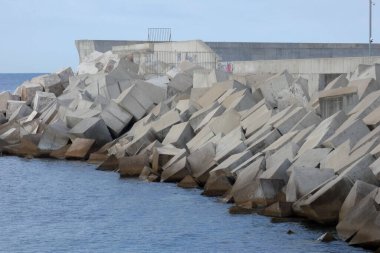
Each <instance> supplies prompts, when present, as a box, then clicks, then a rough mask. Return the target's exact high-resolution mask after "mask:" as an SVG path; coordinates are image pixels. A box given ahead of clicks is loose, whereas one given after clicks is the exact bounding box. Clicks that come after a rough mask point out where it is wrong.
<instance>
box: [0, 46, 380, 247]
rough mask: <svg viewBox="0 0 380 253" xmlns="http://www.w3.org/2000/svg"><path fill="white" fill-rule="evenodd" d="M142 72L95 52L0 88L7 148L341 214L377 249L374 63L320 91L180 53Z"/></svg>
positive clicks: (244, 201)
mask: <svg viewBox="0 0 380 253" xmlns="http://www.w3.org/2000/svg"><path fill="white" fill-rule="evenodd" d="M140 70H141V68H139V66H138V65H137V64H135V63H134V62H132V61H131V59H130V58H129V57H128V56H125V57H124V58H123V57H122V56H121V55H116V54H113V53H112V52H107V53H104V54H102V53H99V52H95V53H93V54H91V55H90V56H88V58H87V59H85V61H84V62H83V63H81V65H80V67H79V73H77V74H73V73H72V71H70V69H65V70H64V71H60V72H57V73H53V74H49V75H43V76H40V77H36V78H33V79H32V80H31V81H28V82H25V83H24V84H22V85H21V86H20V88H18V89H17V94H10V93H1V94H0V108H1V111H2V116H3V117H1V118H0V120H1V122H2V124H1V125H0V147H1V150H2V152H3V153H8V154H14V155H24V156H25V155H28V156H44V157H46V156H48V157H54V158H66V159H81V160H86V159H89V160H88V161H89V162H91V163H96V164H97V165H98V169H100V170H106V171H118V172H119V173H120V176H121V177H123V178H125V177H139V178H140V179H143V180H147V181H150V182H173V183H177V184H178V186H180V187H185V188H193V187H202V188H203V189H204V191H203V194H204V195H206V196H214V197H220V198H221V199H222V200H223V201H225V202H229V203H232V202H233V203H234V206H233V208H231V212H242V213H249V212H252V211H254V210H256V209H258V210H260V212H261V213H263V214H264V215H269V216H275V217H292V216H301V217H306V218H308V219H310V220H313V221H316V222H319V223H323V224H338V226H337V230H338V235H339V236H340V237H341V238H342V239H343V240H346V241H348V242H349V243H350V244H353V245H362V246H370V247H374V248H377V247H380V237H379V235H380V233H379V231H380V225H379V224H378V222H374V221H375V220H378V219H379V217H380V216H379V206H380V198H379V196H380V195H379V188H378V187H379V186H380V161H379V159H380V126H379V122H380V120H379V119H378V118H379V117H378V116H379V113H380V91H379V89H380V86H379V82H380V79H379V78H380V76H379V73H380V65H377V64H375V65H371V66H362V65H361V66H359V67H358V69H357V70H356V71H355V72H353V73H347V74H344V75H341V76H339V77H337V78H336V79H335V80H333V81H332V82H331V83H330V84H328V85H327V86H326V87H325V88H324V89H323V90H321V91H319V94H318V96H317V97H316V98H310V97H309V95H308V94H309V91H308V80H305V79H303V78H301V77H298V78H295V77H294V76H292V75H290V74H289V73H288V72H287V71H284V72H282V73H278V74H277V75H273V76H268V78H258V79H256V81H255V82H254V85H250V84H249V82H248V81H247V80H248V79H249V78H248V77H247V78H245V79H244V78H242V77H238V78H236V79H234V76H229V75H227V74H226V73H219V71H214V70H212V71H206V70H205V69H203V68H200V67H199V66H196V65H194V64H191V63H187V62H184V63H182V64H180V65H179V66H178V67H176V68H172V69H170V70H169V71H168V72H166V74H162V75H140V73H139V71H140ZM239 80H240V81H241V80H243V82H239ZM244 80H245V81H244Z"/></svg>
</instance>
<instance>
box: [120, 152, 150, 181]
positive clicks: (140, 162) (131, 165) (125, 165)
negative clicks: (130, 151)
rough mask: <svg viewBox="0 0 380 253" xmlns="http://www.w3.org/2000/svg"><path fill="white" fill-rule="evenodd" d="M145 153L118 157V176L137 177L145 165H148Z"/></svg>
mask: <svg viewBox="0 0 380 253" xmlns="http://www.w3.org/2000/svg"><path fill="white" fill-rule="evenodd" d="M148 161H149V160H148V157H147V155H146V154H140V155H135V156H126V157H122V158H120V159H119V167H118V172H119V174H120V177H122V178H125V177H138V176H140V174H141V172H142V170H143V169H144V167H145V166H148V165H149V164H148Z"/></svg>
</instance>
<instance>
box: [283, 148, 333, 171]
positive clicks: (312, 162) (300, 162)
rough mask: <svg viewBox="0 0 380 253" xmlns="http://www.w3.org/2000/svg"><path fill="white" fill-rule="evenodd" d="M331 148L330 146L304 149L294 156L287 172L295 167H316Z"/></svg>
mask: <svg viewBox="0 0 380 253" xmlns="http://www.w3.org/2000/svg"><path fill="white" fill-rule="evenodd" d="M331 150H332V149H331V148H314V149H309V150H306V151H305V152H303V153H302V154H300V155H298V156H297V157H296V160H295V161H294V162H293V164H292V165H291V166H290V167H289V170H288V172H289V173H290V172H291V171H292V170H293V169H294V168H297V167H307V168H317V167H318V165H319V164H320V163H321V161H322V160H323V159H324V158H325V157H326V156H327V155H328V154H329V153H330V152H331Z"/></svg>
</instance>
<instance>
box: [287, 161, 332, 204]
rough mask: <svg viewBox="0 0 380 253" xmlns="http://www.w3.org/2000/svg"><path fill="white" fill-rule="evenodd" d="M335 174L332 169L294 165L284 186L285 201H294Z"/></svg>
mask: <svg viewBox="0 0 380 253" xmlns="http://www.w3.org/2000/svg"><path fill="white" fill-rule="evenodd" d="M334 176H335V174H334V171H333V170H329V169H323V170H321V169H317V168H313V167H295V168H293V170H292V173H291V174H290V177H289V181H288V184H287V186H286V201H287V202H295V201H297V200H298V199H300V198H301V197H302V196H304V195H306V194H308V193H309V192H310V191H311V190H313V189H314V188H315V187H317V186H318V185H320V184H323V183H324V182H326V181H327V180H329V179H331V178H333V177H334Z"/></svg>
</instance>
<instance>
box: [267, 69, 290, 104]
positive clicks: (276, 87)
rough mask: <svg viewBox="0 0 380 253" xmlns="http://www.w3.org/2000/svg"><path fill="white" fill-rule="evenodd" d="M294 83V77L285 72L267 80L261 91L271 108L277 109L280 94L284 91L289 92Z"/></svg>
mask: <svg viewBox="0 0 380 253" xmlns="http://www.w3.org/2000/svg"><path fill="white" fill-rule="evenodd" d="M293 81H294V79H293V77H292V76H291V75H290V74H289V72H288V71H286V70H285V71H284V72H282V73H279V74H277V75H275V76H273V77H271V78H269V79H267V80H266V81H265V82H264V83H263V84H262V85H260V90H261V92H262V94H263V96H264V98H265V101H266V103H267V104H268V106H269V107H270V108H277V106H278V100H279V93H280V92H281V91H283V90H289V89H290V85H291V83H292V82H293Z"/></svg>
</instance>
